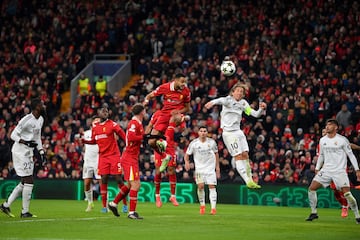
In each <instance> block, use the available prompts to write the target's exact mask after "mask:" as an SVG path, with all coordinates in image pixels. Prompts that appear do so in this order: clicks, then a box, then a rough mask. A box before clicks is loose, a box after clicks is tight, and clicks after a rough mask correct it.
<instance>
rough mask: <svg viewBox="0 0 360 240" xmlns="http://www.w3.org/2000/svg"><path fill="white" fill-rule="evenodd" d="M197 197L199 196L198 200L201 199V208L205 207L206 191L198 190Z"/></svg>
mask: <svg viewBox="0 0 360 240" xmlns="http://www.w3.org/2000/svg"><path fill="white" fill-rule="evenodd" d="M197 195H198V199H199V203H200V205H201V206H205V190H204V189H201V190H200V189H198V190H197Z"/></svg>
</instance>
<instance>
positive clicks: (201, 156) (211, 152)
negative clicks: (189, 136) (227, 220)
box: [184, 126, 220, 215]
mask: <svg viewBox="0 0 360 240" xmlns="http://www.w3.org/2000/svg"><path fill="white" fill-rule="evenodd" d="M198 134H199V137H198V138H196V139H194V140H192V141H191V142H190V144H189V146H188V148H187V150H186V153H185V156H184V161H185V170H186V171H189V170H190V161H189V156H190V155H193V158H194V164H195V182H196V184H197V195H198V199H199V203H200V214H202V215H203V214H205V190H204V187H205V184H206V185H208V187H209V199H210V205H211V212H210V214H212V215H215V214H216V202H217V192H216V185H217V178H220V166H219V153H218V148H217V144H216V142H215V140H214V139H212V138H208V137H207V134H208V131H207V128H206V127H204V126H201V127H200V128H199V131H198Z"/></svg>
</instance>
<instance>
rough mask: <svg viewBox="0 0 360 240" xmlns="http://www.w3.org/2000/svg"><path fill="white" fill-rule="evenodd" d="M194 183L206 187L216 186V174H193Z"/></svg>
mask: <svg viewBox="0 0 360 240" xmlns="http://www.w3.org/2000/svg"><path fill="white" fill-rule="evenodd" d="M195 182H196V184H199V183H204V184H206V185H216V184H217V180H216V173H215V172H213V173H197V172H195Z"/></svg>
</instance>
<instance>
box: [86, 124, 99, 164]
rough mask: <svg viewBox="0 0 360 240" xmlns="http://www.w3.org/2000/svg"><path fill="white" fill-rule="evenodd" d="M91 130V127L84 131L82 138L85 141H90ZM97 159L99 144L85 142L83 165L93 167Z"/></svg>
mask: <svg viewBox="0 0 360 240" xmlns="http://www.w3.org/2000/svg"><path fill="white" fill-rule="evenodd" d="M91 135H92V131H91V129H89V130H86V131H85V132H84V136H83V138H84V139H85V140H87V141H91ZM98 159H99V146H98V145H97V144H85V152H84V166H87V167H95V168H97V166H98Z"/></svg>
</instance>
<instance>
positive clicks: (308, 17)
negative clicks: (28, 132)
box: [0, 0, 360, 185]
mask: <svg viewBox="0 0 360 240" xmlns="http://www.w3.org/2000/svg"><path fill="white" fill-rule="evenodd" d="M235 2H236V3H235ZM0 10H1V15H0V29H1V30H0V31H1V33H0V85H1V88H0V109H1V112H0V141H1V142H0V158H1V161H0V169H1V173H0V177H1V178H3V179H9V178H15V177H16V176H15V174H14V170H13V166H12V161H11V154H10V149H11V145H12V142H11V140H10V137H9V136H10V133H11V131H12V130H13V128H14V126H15V124H16V123H17V121H18V120H19V119H20V118H21V117H22V116H23V115H24V114H25V113H28V112H29V100H30V99H31V98H32V97H33V96H40V97H41V99H42V100H44V102H45V104H46V105H47V109H48V112H47V117H48V122H47V124H46V127H45V129H44V132H43V133H44V136H43V144H44V147H45V148H46V150H47V155H48V159H49V162H48V164H47V165H46V166H45V168H41V167H40V166H38V168H37V169H36V173H35V175H36V177H37V178H58V179H81V172H82V171H81V168H82V156H83V143H82V142H81V141H80V136H81V135H82V133H83V132H84V130H86V129H88V128H89V126H90V123H91V116H92V115H94V114H95V113H96V108H97V107H98V106H100V105H101V104H102V103H103V102H106V103H108V104H109V106H110V108H111V112H112V119H113V120H114V121H116V122H118V123H119V124H120V126H121V127H122V128H123V129H126V126H127V123H128V121H129V119H130V118H131V107H132V106H133V105H134V104H135V103H137V102H142V101H143V99H144V96H146V94H148V93H149V92H150V91H152V90H153V89H155V88H156V87H157V86H159V85H160V84H161V83H164V82H166V81H168V80H169V79H171V78H172V76H173V74H174V72H175V71H177V70H178V69H181V70H182V72H183V73H185V74H186V75H187V76H188V77H189V80H188V86H189V88H190V89H191V94H192V101H191V112H190V113H189V115H190V116H191V121H190V122H188V123H187V128H186V129H185V130H183V131H181V132H180V131H177V132H176V133H175V138H176V142H177V155H178V166H177V169H176V171H177V177H178V181H184V182H186V181H188V182H189V181H193V179H192V177H193V170H190V171H185V169H184V162H183V156H184V152H185V150H186V147H187V146H188V144H189V142H190V141H191V140H192V139H194V138H195V137H197V135H196V133H197V131H198V127H199V126H202V125H206V126H208V132H209V135H210V136H211V137H212V138H214V139H215V140H216V141H217V143H218V147H219V154H220V167H221V176H222V177H221V179H220V182H226V183H233V182H242V179H241V177H239V175H238V173H237V171H236V170H235V168H234V163H233V162H232V159H231V157H230V155H229V153H228V151H227V149H226V148H225V147H224V144H223V142H222V139H221V129H220V128H219V126H220V124H219V118H220V116H219V112H220V110H221V109H219V108H218V107H216V106H215V107H214V108H213V109H212V110H211V111H206V110H205V109H204V108H203V105H204V103H206V102H207V101H209V100H211V99H213V98H216V97H219V96H225V95H226V94H227V93H228V91H229V89H230V88H231V86H232V85H233V84H234V83H235V82H237V81H240V82H242V83H244V84H246V85H247V86H248V92H247V97H246V98H247V99H248V101H249V103H251V104H252V106H253V107H254V108H257V105H258V103H259V101H265V102H266V103H267V105H268V109H267V112H266V116H265V117H263V118H261V119H255V118H252V117H246V118H244V119H243V121H242V128H243V130H244V132H245V133H246V136H247V139H248V142H249V146H250V153H249V154H250V158H251V159H252V170H253V174H254V178H255V180H256V181H257V182H259V183H261V184H266V183H271V184H274V183H281V184H303V185H308V184H309V183H310V182H311V179H312V178H313V176H314V174H315V171H314V166H315V165H314V164H315V163H316V160H317V157H316V146H317V143H318V140H319V138H320V136H321V129H322V128H323V127H324V123H325V121H326V119H328V118H331V117H334V118H337V120H338V121H339V122H340V123H341V129H340V133H341V134H344V135H345V136H347V137H348V139H349V141H350V142H353V143H355V144H358V145H360V121H359V118H360V104H359V101H360V67H359V66H360V61H359V53H360V51H359V50H360V26H359V24H360V5H359V3H358V2H356V1H348V0H344V1H343V0H342V1H340V0H329V1H325V0H318V1H315V0H296V1H277V0H255V1H246V0H243V1H231V0H227V1H220V0H193V1H151V0H147V1H145V0H143V1H140V0H139V1H133V0H120V1H119V0H116V1H115V0H109V1H95V2H94V3H87V2H85V1H78V0H77V1H70V0H62V1H58V0H53V1H41V0H34V1H1V9H0ZM106 53H111V54H113V53H118V54H129V55H130V56H131V59H132V68H133V72H134V73H135V74H137V75H138V76H139V80H138V82H137V83H136V84H135V85H134V86H132V87H131V89H130V90H129V91H128V93H127V94H126V96H119V95H117V94H115V95H113V96H112V95H110V94H109V93H106V94H105V95H104V96H102V97H100V96H99V94H98V93H96V92H95V91H91V92H90V93H89V95H87V96H85V97H83V98H81V97H78V98H77V100H76V102H75V104H74V106H73V108H72V109H69V110H68V111H66V112H61V111H60V107H61V103H62V98H61V94H62V93H63V92H64V91H67V90H68V89H69V85H70V81H71V79H73V78H74V77H75V76H76V75H77V74H78V73H79V72H80V71H81V70H82V69H83V68H84V67H85V66H86V64H87V63H88V62H89V61H90V60H92V57H93V55H94V54H106ZM225 56H230V58H231V59H232V60H233V61H234V62H235V63H236V65H237V73H236V75H234V76H233V77H230V78H226V77H224V76H222V75H221V74H220V71H219V66H220V64H221V61H222V60H223V59H224V57H225ZM160 104H161V100H160V99H157V100H156V101H151V102H150V104H149V108H148V109H147V111H148V113H149V115H151V114H152V113H153V112H155V111H156V110H157V109H159V108H160ZM144 124H145V125H146V124H147V122H145V123H144ZM119 144H120V149H122V147H123V146H124V143H122V142H119ZM140 166H141V169H142V176H141V180H143V181H153V179H154V176H153V172H154V161H153V156H152V151H151V149H150V148H149V147H148V146H146V145H144V148H143V151H142V153H141V156H140ZM192 169H193V166H192ZM349 175H350V176H353V174H352V169H351V168H350V169H349ZM163 177H164V180H165V179H166V175H165V174H164V176H163ZM350 178H351V177H350ZM351 180H352V182H353V183H354V184H358V183H356V178H355V179H354V178H351Z"/></svg>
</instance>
